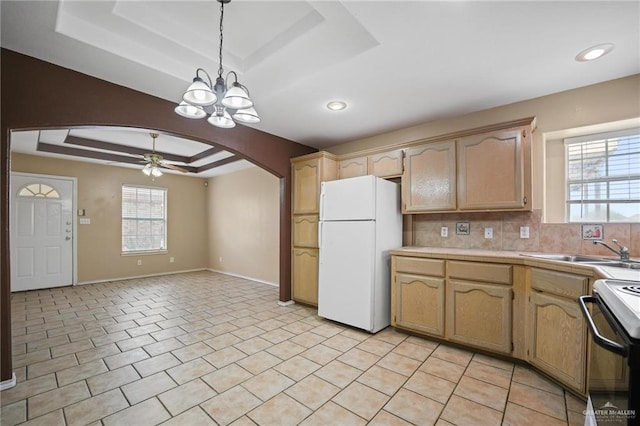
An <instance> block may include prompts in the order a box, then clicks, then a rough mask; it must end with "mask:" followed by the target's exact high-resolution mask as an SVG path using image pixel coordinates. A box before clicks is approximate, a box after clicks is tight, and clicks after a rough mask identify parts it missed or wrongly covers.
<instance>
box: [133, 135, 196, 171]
mask: <svg viewBox="0 0 640 426" xmlns="http://www.w3.org/2000/svg"><path fill="white" fill-rule="evenodd" d="M149 135H151V139H153V147H152V150H151V152H148V153H146V154H144V160H143V161H142V162H143V163H146V164H145V166H144V167H143V169H142V173H144V174H145V175H147V176H152V177H160V176H162V171H161V170H160V168H161V167H162V168H165V169H172V170H177V171H179V172H182V173H188V172H189V171H188V170H186V169H183V168H182V167H179V166H176V165H174V164H169V163H165V162H164V159H163V158H162V155H160V154H157V153H156V139H157V138H158V136H159V135H158V133H149Z"/></svg>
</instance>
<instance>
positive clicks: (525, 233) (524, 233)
mask: <svg viewBox="0 0 640 426" xmlns="http://www.w3.org/2000/svg"><path fill="white" fill-rule="evenodd" d="M520 238H529V227H528V226H521V227H520Z"/></svg>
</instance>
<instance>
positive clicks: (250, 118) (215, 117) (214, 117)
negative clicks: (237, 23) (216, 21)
mask: <svg viewBox="0 0 640 426" xmlns="http://www.w3.org/2000/svg"><path fill="white" fill-rule="evenodd" d="M217 1H218V3H220V49H219V51H218V58H219V65H218V77H217V78H216V83H215V84H213V83H212V81H211V77H210V76H209V73H207V71H205V70H204V69H202V68H198V69H197V70H196V76H195V77H194V79H193V83H191V85H190V86H189V88H187V91H186V92H184V95H183V96H182V102H180V104H179V105H178V106H177V107H176V108H175V112H176V113H178V114H179V115H181V116H183V117H186V118H194V119H197V118H204V117H206V116H207V115H209V118H208V119H207V121H208V122H209V124H212V125H214V126H216V127H222V128H225V129H230V128H232V127H235V125H236V121H238V122H240V123H248V124H251V123H258V122H259V121H260V117H258V113H257V112H256V110H255V108H254V107H253V101H252V100H251V98H249V89H247V88H246V86H243V85H242V84H240V83H239V82H238V75H237V74H236V73H235V71H229V73H228V74H227V76H226V78H223V77H222V74H223V73H224V70H223V68H222V39H223V35H222V21H223V18H224V5H225V3H229V2H230V1H231V0H217ZM202 74H204V76H206V80H204V79H203V78H202ZM230 77H232V78H233V82H232V83H231V86H229V85H228V80H229V78H230ZM205 107H207V108H208V109H209V111H210V112H209V111H208V110H207V109H205Z"/></svg>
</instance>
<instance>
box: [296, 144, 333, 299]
mask: <svg viewBox="0 0 640 426" xmlns="http://www.w3.org/2000/svg"><path fill="white" fill-rule="evenodd" d="M291 174H292V180H293V182H292V213H293V216H292V218H291V228H292V229H291V243H292V258H291V293H292V298H293V300H295V301H298V302H302V303H307V304H310V305H314V306H317V304H318V219H319V212H320V184H321V183H322V182H326V181H330V180H335V179H336V178H337V177H338V176H337V175H338V169H337V161H336V157H335V156H334V155H332V154H329V153H327V152H317V153H314V154H309V155H305V156H303V157H298V158H294V159H292V160H291Z"/></svg>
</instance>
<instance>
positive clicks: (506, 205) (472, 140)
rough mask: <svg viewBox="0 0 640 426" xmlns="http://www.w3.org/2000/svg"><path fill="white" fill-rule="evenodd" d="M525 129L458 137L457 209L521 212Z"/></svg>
mask: <svg viewBox="0 0 640 426" xmlns="http://www.w3.org/2000/svg"><path fill="white" fill-rule="evenodd" d="M529 133H530V132H529V130H528V128H527V126H523V127H517V128H513V129H506V130H498V131H493V132H488V133H483V134H479V135H472V136H467V137H464V138H461V139H460V140H459V141H458V208H459V209H461V210H485V209H492V210H495V209H523V208H525V207H526V206H527V204H528V203H529V200H528V199H527V196H526V194H525V189H524V185H525V175H524V173H525V164H524V163H525V156H524V153H525V150H524V148H523V147H524V141H525V139H526V138H528V137H530V135H529Z"/></svg>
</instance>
